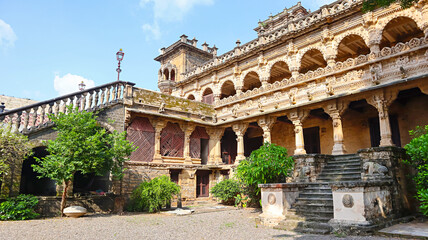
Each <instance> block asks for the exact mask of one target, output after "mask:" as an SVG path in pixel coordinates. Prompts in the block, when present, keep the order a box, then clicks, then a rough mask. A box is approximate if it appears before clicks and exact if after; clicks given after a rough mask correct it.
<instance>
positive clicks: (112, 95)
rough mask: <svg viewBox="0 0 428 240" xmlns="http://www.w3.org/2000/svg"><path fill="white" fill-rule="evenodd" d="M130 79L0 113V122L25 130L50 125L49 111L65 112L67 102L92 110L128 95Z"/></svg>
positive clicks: (55, 113)
mask: <svg viewBox="0 0 428 240" xmlns="http://www.w3.org/2000/svg"><path fill="white" fill-rule="evenodd" d="M134 85H135V84H134V83H130V82H123V81H117V82H112V83H108V84H104V85H101V86H98V87H94V88H90V89H87V90H84V91H80V92H75V93H71V94H67V95H65V96H61V97H57V98H54V99H50V100H46V101H43V102H38V103H35V104H31V105H28V106H24V107H21V108H17V109H12V110H10V111H7V112H4V113H0V123H1V124H4V125H8V126H10V127H11V128H12V130H13V131H16V132H22V133H29V132H31V131H34V130H36V129H40V128H43V127H46V126H49V125H50V121H49V114H54V115H57V114H58V113H66V111H67V106H68V105H71V104H72V105H74V106H77V107H79V109H80V110H87V111H93V110H96V109H100V108H104V107H106V106H108V105H111V104H114V103H118V102H122V101H123V99H124V98H131V97H132V86H134Z"/></svg>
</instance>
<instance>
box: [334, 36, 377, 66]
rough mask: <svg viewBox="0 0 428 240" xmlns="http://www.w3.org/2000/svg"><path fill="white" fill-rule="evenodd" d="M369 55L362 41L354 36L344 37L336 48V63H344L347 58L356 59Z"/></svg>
mask: <svg viewBox="0 0 428 240" xmlns="http://www.w3.org/2000/svg"><path fill="white" fill-rule="evenodd" d="M369 53H370V48H369V47H367V45H366V43H365V42H364V39H363V38H362V37H361V36H359V35H356V34H352V35H349V36H346V37H345V38H343V39H342V41H341V42H340V44H339V46H338V47H337V55H336V62H344V61H346V60H347V59H348V58H356V57H358V56H360V55H366V54H369Z"/></svg>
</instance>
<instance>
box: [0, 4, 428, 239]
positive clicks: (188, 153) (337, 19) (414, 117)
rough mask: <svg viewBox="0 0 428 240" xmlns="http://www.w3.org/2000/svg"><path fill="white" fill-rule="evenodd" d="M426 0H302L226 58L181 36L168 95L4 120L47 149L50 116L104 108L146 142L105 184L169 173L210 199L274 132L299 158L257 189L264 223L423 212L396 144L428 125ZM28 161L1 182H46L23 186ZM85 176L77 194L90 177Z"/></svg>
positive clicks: (165, 68)
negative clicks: (313, 1)
mask: <svg viewBox="0 0 428 240" xmlns="http://www.w3.org/2000/svg"><path fill="white" fill-rule="evenodd" d="M426 3H427V1H426V0H422V1H419V2H418V3H417V4H415V5H414V6H412V7H410V8H408V9H404V10H403V9H401V7H400V6H399V5H397V4H393V5H391V6H390V7H388V8H380V9H376V10H375V11H373V12H369V13H362V11H361V7H362V0H339V1H336V2H333V3H331V4H329V5H325V6H323V7H321V9H318V10H317V11H314V12H310V11H307V10H306V9H305V8H304V7H303V6H301V4H300V3H298V4H297V5H296V6H294V7H292V8H290V9H284V10H283V11H281V12H280V13H278V14H276V15H274V16H269V18H268V19H266V20H264V21H260V22H259V23H258V26H257V27H256V28H255V29H254V30H255V31H256V33H257V38H255V39H254V40H252V41H250V42H248V43H241V42H240V41H239V40H238V41H237V42H236V47H235V48H234V49H232V50H230V51H228V52H226V53H224V54H222V55H218V54H217V51H218V49H217V48H216V47H215V46H213V47H209V44H207V43H203V44H202V47H201V48H199V47H198V41H197V40H196V39H195V38H193V39H189V38H188V37H187V36H186V35H182V36H181V37H180V39H179V40H178V41H177V42H175V43H173V44H172V45H171V46H169V47H166V48H162V49H161V54H160V55H159V56H157V57H156V58H155V60H156V61H159V62H160V65H161V66H160V69H159V72H158V86H159V89H160V91H161V92H155V91H149V90H145V89H141V88H138V87H136V86H134V84H133V83H129V82H113V83H110V84H106V85H103V86H99V87H95V88H92V89H88V90H85V91H82V92H78V93H74V94H70V95H67V96H63V97H60V98H56V99H53V100H47V101H44V102H40V103H35V104H33V105H30V106H27V107H22V108H19V109H14V110H10V111H8V112H5V113H1V114H0V118H1V120H2V121H4V122H8V123H11V125H12V128H13V129H14V130H15V131H20V132H22V133H23V134H26V135H28V136H29V138H30V139H31V140H32V141H33V142H35V143H36V144H38V145H37V146H38V148H36V152H37V153H38V154H40V155H43V154H46V153H45V152H44V147H43V146H42V143H41V140H45V139H52V138H54V137H55V132H54V131H53V130H52V129H51V126H52V124H51V123H50V122H49V120H48V119H47V117H46V114H48V113H54V114H55V113H58V112H62V111H64V109H65V105H67V104H71V103H74V104H78V105H79V106H80V107H81V108H82V109H87V110H90V111H95V110H97V111H100V123H101V125H102V126H104V127H105V128H106V129H108V130H110V131H112V130H118V131H124V130H126V131H127V135H128V139H129V140H130V141H132V142H134V144H135V145H136V146H138V147H139V148H138V150H137V151H135V152H134V153H133V154H132V155H131V156H130V159H129V161H128V162H127V164H126V168H127V171H126V173H125V177H124V179H123V180H122V181H120V182H118V181H116V182H115V181H113V182H112V181H110V180H109V176H105V177H104V178H99V179H96V180H95V181H94V182H97V183H98V184H99V188H101V189H103V190H105V191H110V192H114V193H116V194H122V195H123V194H124V195H129V194H130V193H131V192H132V190H133V189H134V188H135V186H137V185H138V184H139V183H140V182H141V181H142V180H145V179H150V178H152V177H155V176H159V175H169V176H170V177H171V179H172V180H173V181H175V182H177V183H178V184H179V185H180V186H181V189H182V193H181V199H180V201H181V202H182V203H184V204H189V203H192V202H194V201H197V200H198V199H203V200H206V199H207V198H208V199H210V198H211V195H210V193H209V189H210V188H211V187H212V186H214V185H215V184H216V183H217V182H219V181H221V180H223V179H225V178H229V177H231V176H232V175H233V173H234V169H235V168H236V166H237V165H238V164H239V161H241V160H242V159H244V158H245V157H247V156H249V154H250V153H251V152H252V151H253V150H255V149H257V148H259V147H260V146H261V145H262V144H263V142H264V141H267V142H272V143H275V144H278V145H281V146H284V147H286V148H287V149H288V151H289V153H290V154H293V155H294V157H295V161H296V164H295V169H294V172H293V175H292V176H290V177H289V179H288V180H287V183H278V184H266V185H261V186H260V187H261V188H262V203H263V214H262V215H261V216H260V219H261V221H262V222H263V223H264V224H266V225H271V226H277V227H281V228H286V229H294V230H301V231H318V232H323V233H326V232H330V231H332V230H337V229H342V230H343V229H351V230H352V229H359V230H358V231H365V232H370V231H372V230H373V229H375V228H376V227H378V226H381V225H382V224H385V223H386V222H388V221H391V220H393V219H396V218H399V217H402V216H404V215H405V213H406V212H412V211H414V210H415V209H414V208H415V204H414V200H413V198H412V193H411V192H410V190H408V189H407V185H408V182H407V181H408V180H407V179H406V174H408V169H407V168H406V167H405V166H404V165H403V164H402V159H403V158H405V154H404V151H403V149H402V148H401V147H403V146H404V145H405V144H407V143H408V142H409V141H410V136H409V134H408V131H409V130H411V129H414V128H415V127H416V126H418V125H426V124H428V121H427V119H428V108H427V106H428V96H427V94H428V81H427V77H428V75H427V74H428V5H427V4H426ZM108 119H113V120H115V122H114V123H111V122H109V121H108ZM26 161H28V162H30V161H31V160H25V161H24V163H23V164H22V166H15V168H14V169H12V170H13V171H15V174H10V175H8V176H9V177H10V179H8V180H6V181H5V182H4V183H3V187H2V191H3V192H6V191H8V192H9V193H10V194H15V193H18V192H23V193H31V192H32V191H33V192H34V191H35V190H34V189H38V188H36V187H32V188H30V187H26V186H27V185H28V184H29V181H32V180H31V179H33V178H32V176H33V175H31V173H28V172H27V171H28V169H27V170H25V171H24V169H26ZM27 165H28V164H27ZM24 175H25V176H24ZM29 179H30V180H29ZM76 179H77V177H76ZM76 181H77V180H76ZM78 182H79V184H80V185H79V184H75V185H74V192H78V191H82V188H83V189H84V187H86V185H85V184H84V181H83V180H79V181H78ZM51 185H52V186H53V191H52V192H53V194H55V191H54V190H55V189H54V188H55V186H54V183H51ZM86 190H87V189H86ZM91 190H93V189H91ZM37 191H40V192H41V193H43V194H45V193H46V191H42V189H38V190H37Z"/></svg>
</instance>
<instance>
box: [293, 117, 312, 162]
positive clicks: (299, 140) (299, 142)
mask: <svg viewBox="0 0 428 240" xmlns="http://www.w3.org/2000/svg"><path fill="white" fill-rule="evenodd" d="M308 114H309V112H308V111H304V110H295V111H293V112H290V114H289V119H290V120H291V121H292V122H293V125H294V133H295V138H296V150H294V155H301V154H306V150H305V141H304V139H303V125H302V122H303V121H304V120H305V118H306V117H307V116H308Z"/></svg>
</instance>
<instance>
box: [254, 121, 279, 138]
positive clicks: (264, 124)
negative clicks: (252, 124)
mask: <svg viewBox="0 0 428 240" xmlns="http://www.w3.org/2000/svg"><path fill="white" fill-rule="evenodd" d="M275 122H276V117H271V116H264V117H262V118H260V119H259V120H258V121H257V123H258V124H259V126H260V127H261V128H262V129H263V139H264V141H265V142H272V137H271V130H272V127H273V125H274V124H275Z"/></svg>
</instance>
